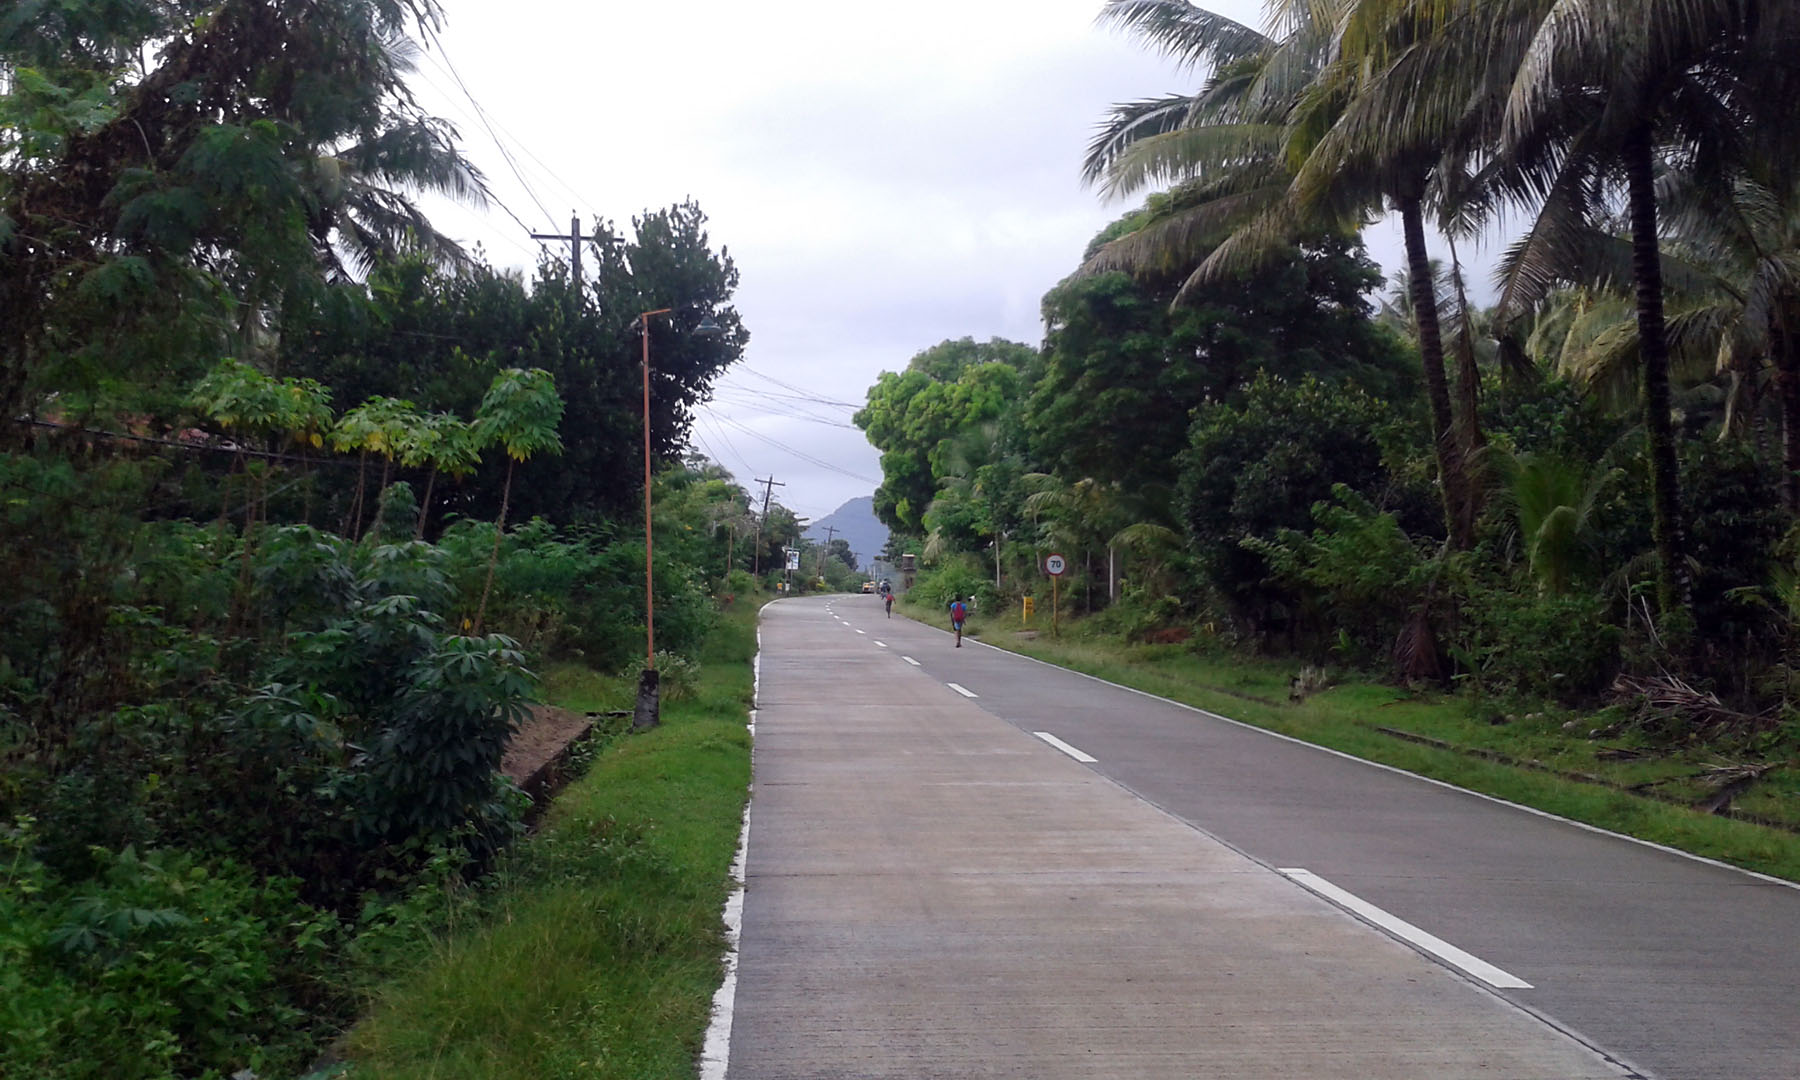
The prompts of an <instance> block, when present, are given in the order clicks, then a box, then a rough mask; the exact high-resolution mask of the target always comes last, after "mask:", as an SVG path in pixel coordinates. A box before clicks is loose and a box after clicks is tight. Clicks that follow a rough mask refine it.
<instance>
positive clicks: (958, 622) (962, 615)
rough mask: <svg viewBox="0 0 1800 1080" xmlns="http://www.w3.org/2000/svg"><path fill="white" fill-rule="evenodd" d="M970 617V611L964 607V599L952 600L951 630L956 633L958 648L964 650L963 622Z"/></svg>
mask: <svg viewBox="0 0 1800 1080" xmlns="http://www.w3.org/2000/svg"><path fill="white" fill-rule="evenodd" d="M968 617H969V609H968V608H966V607H964V606H963V602H962V598H961V597H956V596H952V597H951V598H950V629H952V630H954V631H956V647H957V648H959V649H960V648H962V631H963V621H964V620H965V619H967V618H968Z"/></svg>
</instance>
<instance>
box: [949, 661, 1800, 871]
mask: <svg viewBox="0 0 1800 1080" xmlns="http://www.w3.org/2000/svg"><path fill="white" fill-rule="evenodd" d="M933 629H935V627H934V628H933ZM940 633H947V631H940ZM969 640H971V641H974V639H973V638H970V639H969ZM975 644H977V645H979V646H981V647H982V648H984V649H992V650H994V651H995V652H997V653H1002V654H1004V655H1006V656H1013V657H1017V658H1018V659H1020V660H1029V661H1030V662H1031V663H1034V664H1042V665H1043V666H1045V667H1048V668H1055V669H1056V670H1058V671H1064V672H1067V673H1069V674H1070V675H1076V676H1079V677H1081V678H1083V679H1088V680H1091V681H1093V682H1097V683H1103V684H1105V685H1107V686H1110V687H1112V688H1113V689H1115V690H1123V691H1125V692H1126V693H1129V694H1136V695H1138V696H1139V697H1147V698H1150V699H1152V700H1154V701H1160V702H1162V703H1163V704H1164V705H1173V706H1175V707H1176V708H1177V709H1186V710H1187V711H1188V712H1191V713H1199V714H1200V715H1201V716H1206V717H1210V718H1212V719H1214V720H1219V721H1222V722H1224V723H1227V724H1232V725H1235V726H1237V727H1241V728H1243V729H1244V730H1246V731H1254V732H1256V733H1257V734H1258V735H1267V736H1268V737H1269V738H1271V739H1280V740H1281V741H1282V742H1289V743H1293V744H1294V745H1295V746H1304V747H1306V748H1307V749H1309V750H1317V751H1318V752H1319V753H1321V754H1330V755H1331V756H1332V757H1340V758H1343V759H1344V760H1345V761H1354V762H1356V763H1357V764H1358V765H1367V766H1368V767H1369V768H1371V769H1381V770H1382V771H1384V772H1391V773H1395V774H1397V775H1400V776H1406V777H1410V778H1412V779H1414V780H1418V781H1420V782H1421V783H1426V784H1432V785H1435V786H1437V787H1441V788H1447V789H1449V790H1450V791H1455V792H1458V793H1460V794H1463V795H1469V796H1473V797H1474V798H1477V799H1486V800H1487V801H1488V802H1491V803H1498V804H1499V805H1501V806H1510V807H1511V808H1513V809H1514V810H1520V811H1523V812H1525V813H1527V814H1531V815H1533V816H1535V817H1541V818H1547V819H1548V820H1550V821H1560V822H1562V823H1563V824H1564V825H1572V826H1574V827H1575V828H1577V829H1583V830H1585V831H1587V832H1591V833H1598V834H1599V835H1601V836H1610V837H1613V838H1614V839H1616V840H1626V841H1630V842H1631V843H1633V844H1637V845H1640V846H1642V847H1647V848H1652V849H1654V850H1656V851H1661V852H1664V853H1666V854H1669V855H1679V856H1681V857H1682V858H1684V859H1691V860H1693V861H1694V862H1697V863H1705V864H1706V865H1707V866H1716V867H1718V868H1719V869H1720V870H1730V871H1733V872H1734V873H1739V874H1743V875H1744V876H1746V877H1753V878H1755V879H1756V880H1758V881H1765V882H1768V883H1769V884H1770V885H1785V886H1787V887H1788V888H1790V889H1800V882H1796V881H1788V880H1786V879H1785V878H1778V877H1775V876H1773V875H1771V874H1765V873H1762V872H1761V871H1758V870H1746V869H1745V868H1743V867H1741V866H1733V865H1731V864H1730V863H1728V862H1721V861H1720V860H1718V859H1710V858H1707V857H1706V856H1705V855H1696V854H1694V853H1693V852H1691V851H1683V850H1681V849H1680V848H1675V847H1670V846H1669V845H1667V844H1659V843H1657V842H1656V841H1654V840H1645V839H1643V838H1642V837H1637V836H1631V835H1629V834H1627V833H1622V832H1616V831H1614V830H1612V829H1603V828H1601V827H1600V826H1598V825H1589V824H1588V823H1587V822H1585V821H1576V820H1575V819H1574V818H1570V817H1564V816H1562V815H1561V814H1553V813H1551V812H1550V811H1548V810H1539V809H1538V808H1537V807H1535V806H1526V805H1525V804H1524V803H1516V802H1513V801H1512V800H1511V799H1502V798H1501V797H1500V796H1498V795H1489V794H1487V793H1486V792H1483V791H1473V790H1471V789H1469V788H1466V787H1458V786H1457V785H1455V784H1452V783H1450V782H1449V781H1447V780H1436V779H1433V778H1432V777H1429V776H1421V775H1419V774H1418V773H1416V772H1408V771H1407V770H1405V769H1402V768H1400V767H1399V766H1397V765H1385V764H1383V763H1381V762H1379V761H1370V760H1369V759H1368V758H1360V757H1357V756H1356V755H1355V754H1347V753H1345V752H1344V751H1342V750H1333V749H1332V748H1331V747H1329V746H1320V745H1319V744H1318V743H1310V742H1307V741H1306V740H1305V739H1296V738H1294V737H1293V736H1292V735H1283V734H1282V733H1281V732H1279V731H1270V730H1269V729H1268V728H1261V727H1257V726H1256V725H1255V724H1246V723H1245V722H1244V721H1242V720H1233V719H1232V718H1231V717H1229V716H1226V715H1224V714H1223V713H1216V712H1213V711H1212V710H1211V709H1202V708H1200V707H1199V706H1197V705H1189V704H1188V703H1187V702H1185V701H1176V700H1175V699H1174V698H1166V697H1163V696H1162V695H1161V694H1152V693H1151V692H1150V691H1148V690H1139V689H1138V688H1137V687H1135V686H1126V685H1125V684H1123V683H1116V682H1113V681H1112V680H1111V679H1102V678H1101V677H1100V676H1098V675H1089V674H1088V673H1087V672H1085V671H1076V670H1075V669H1074V668H1066V667H1063V666H1062V665H1061V664H1052V663H1051V662H1050V661H1048V660H1039V659H1038V658H1037V657H1035V656H1026V655H1025V654H1024V653H1016V652H1013V651H1012V650H1011V649H1002V648H1001V647H1000V646H998V645H989V644H988V643H987V642H985V641H976V642H975Z"/></svg>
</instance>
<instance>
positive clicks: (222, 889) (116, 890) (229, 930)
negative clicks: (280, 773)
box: [0, 819, 336, 1080]
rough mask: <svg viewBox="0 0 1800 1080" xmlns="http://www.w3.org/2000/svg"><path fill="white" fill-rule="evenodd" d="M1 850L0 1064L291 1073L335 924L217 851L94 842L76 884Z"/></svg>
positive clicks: (25, 837)
mask: <svg viewBox="0 0 1800 1080" xmlns="http://www.w3.org/2000/svg"><path fill="white" fill-rule="evenodd" d="M0 839H3V840H4V841H5V844H4V846H0V858H3V859H4V865H0V1030H3V1031H5V1033H6V1036H7V1037H6V1038H5V1039H4V1040H0V1075H5V1076H18V1077H26V1076H29V1077H34V1078H39V1080H62V1078H70V1080H73V1078H77V1077H79V1078H83V1080H86V1078H100V1077H105V1078H107V1080H137V1078H143V1080H161V1078H163V1077H168V1076H199V1075H208V1076H224V1075H227V1074H230V1073H232V1072H235V1071H237V1070H239V1069H243V1068H252V1069H257V1070H259V1071H261V1070H273V1069H281V1070H292V1071H297V1070H298V1068H299V1067H300V1066H302V1065H303V1064H304V1062H305V1058H306V1057H307V1056H308V1054H309V1048H308V1047H307V1045H306V1043H305V1037H304V1034H303V1030H304V1025H305V1021H307V1020H308V1019H309V1018H310V1011H311V1010H312V1009H313V1008H314V1007H316V1005H317V1002H318V998H319V994H318V991H317V989H316V984H315V983H314V980H313V978H312V976H311V971H312V970H313V969H314V968H316V967H317V966H318V965H319V964H320V963H321V960H322V958H323V957H324V956H325V955H326V954H327V953H328V952H329V951H330V950H331V949H332V948H333V947H334V938H335V935H336V920H335V919H333V918H332V917H331V916H329V915H326V914H323V913H321V912H318V911H314V910H312V909H310V908H307V907H306V906H304V905H302V904H300V903H299V902H298V900H297V899H296V896H295V893H294V889H293V886H292V883H291V882H287V881H283V880H279V879H277V880H272V881H263V882H259V881H258V880H257V879H256V878H255V876H254V875H252V874H250V873H249V872H247V871H246V870H244V869H243V868H242V867H240V866H237V865H235V864H233V863H231V862H230V861H229V860H223V861H219V862H215V863H212V864H210V865H209V864H208V863H206V862H203V861H201V860H200V859H199V858H197V857H196V856H194V855H192V854H189V853H186V852H175V851H156V850H152V851H146V852H142V853H140V852H138V851H136V850H135V849H133V848H129V847H128V848H125V849H124V850H122V851H119V852H100V853H98V854H97V858H98V859H99V862H100V870H99V872H98V874H97V875H96V876H95V877H93V878H92V879H90V880H88V881H85V882H83V883H81V884H80V885H79V886H78V887H71V886H65V885H63V884H61V883H60V882H58V881H57V880H56V879H55V878H54V877H53V876H52V875H50V874H49V873H48V871H47V869H46V868H45V867H44V865H43V864H42V863H39V862H37V861H36V860H35V859H34V858H33V857H32V855H31V854H30V847H31V844H32V841H33V831H32V827H31V822H30V821H29V819H26V820H24V821H21V822H20V823H18V824H17V825H15V827H13V828H12V829H9V830H7V831H6V833H4V834H0Z"/></svg>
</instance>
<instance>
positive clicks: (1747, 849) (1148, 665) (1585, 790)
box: [906, 605, 1800, 881]
mask: <svg viewBox="0 0 1800 1080" xmlns="http://www.w3.org/2000/svg"><path fill="white" fill-rule="evenodd" d="M906 610H907V611H908V613H909V614H911V615H913V616H914V617H915V618H917V619H919V620H920V621H922V622H925V623H927V624H929V625H932V626H937V627H939V628H943V627H945V626H947V625H948V623H947V617H946V616H942V615H940V614H939V613H938V611H937V610H936V608H926V607H924V606H922V605H907V606H906ZM1035 623H1036V625H1034V626H1033V627H1032V629H1034V630H1038V631H1040V633H1039V636H1037V637H1035V638H1031V637H1022V636H1020V635H1019V634H1018V633H1016V631H1017V630H1018V629H1020V627H1019V625H1018V622H1017V616H1011V617H997V616H994V615H990V614H985V613H984V615H982V616H977V617H974V618H971V620H970V623H969V626H970V632H971V634H972V636H975V637H977V638H979V640H981V641H983V642H985V643H986V644H989V645H994V646H997V647H999V648H1003V649H1006V650H1008V651H1010V652H1016V653H1020V654H1022V655H1025V656H1030V657H1033V658H1035V659H1039V660H1044V661H1047V662H1049V663H1052V664H1056V665H1058V666H1060V667H1065V668H1068V669H1070V670H1072V671H1079V672H1083V673H1085V674H1088V675H1094V676H1097V677H1099V678H1102V679H1106V680H1107V681H1109V682H1115V683H1118V684H1120V685H1122V686H1129V687H1132V688H1134V689H1138V690H1143V691H1146V692H1148V693H1152V694H1156V695H1158V696H1160V697H1166V698H1169V699H1171V700H1174V701H1179V702H1182V703H1184V704H1187V705H1193V706H1196V707H1198V708H1202V709H1206V710H1208V711H1210V712H1215V713H1218V714H1220V715H1222V716H1227V717H1230V718H1231V719H1233V720H1237V721H1240V722H1242V723H1245V724H1250V725H1253V726H1255V727H1260V728H1266V729H1268V730H1270V731H1276V732H1280V733H1281V734H1283V735H1289V736H1292V737H1294V738H1296V739H1300V740H1303V741H1305V742H1309V743H1314V744H1316V745H1319V746H1324V747H1329V748H1331V749H1333V750H1340V751H1343V752H1344V753H1347V754H1351V755H1353V756H1355V757H1359V758H1363V759H1364V760H1367V761H1374V762H1379V763H1381V764H1384V765H1392V766H1394V767H1396V768H1400V769H1405V770H1406V771H1407V772H1412V773H1417V774H1419V775H1420V776H1427V777H1430V778H1431V779H1433V780H1442V781H1444V782H1445V783H1449V784H1454V785H1456V786H1457V787H1461V788H1467V789H1468V790H1470V791H1477V792H1481V793H1482V794H1484V795H1493V796H1495V797H1497V798H1501V799H1505V800H1507V801H1509V802H1515V803H1519V804H1521V805H1524V806H1529V807H1532V808H1534V809H1538V810H1544V811H1547V812H1549V813H1552V814H1557V815H1560V816H1562V817H1566V818H1570V819H1572V820H1575V821H1580V822H1583V823H1585V824H1589V825H1594V826H1597V827H1599V828H1602V829H1609V830H1612V831H1613V832H1619V833H1624V834H1625V835H1627V836H1635V837H1637V838H1639V839H1642V840H1649V841H1652V842H1654V843H1658V844H1664V845H1667V846H1669V847H1672V848H1676V849H1679V850H1681V851H1687V852H1691V853H1693V854H1696V855H1703V856H1706V857H1707V858H1711V859H1717V860H1719V861H1720V862H1724V863H1730V864H1731V865H1734V866H1741V867H1743V868H1745V869H1747V870H1756V871H1759V872H1761V873H1764V874H1769V875H1772V876H1774V877H1780V878H1785V879H1787V880H1789V881H1800V835H1795V834H1793V833H1790V832H1786V831H1783V830H1780V829H1772V828H1768V827H1765V826H1762V825H1757V824H1754V823H1752V822H1746V821H1735V820H1732V819H1730V818H1724V817H1718V816H1716V815H1712V814H1707V813H1702V812H1700V811H1696V810H1690V809H1688V808H1686V807H1681V806H1673V805H1670V804H1668V803H1665V802H1659V801H1656V800H1653V799H1646V798H1642V797H1639V796H1636V795H1632V794H1630V793H1629V792H1625V791H1619V790H1615V789H1613V788H1609V787H1604V786H1600V785H1596V784H1585V783H1581V782H1579V781H1574V780H1567V779H1563V778H1561V777H1557V776H1554V775H1550V774H1547V773H1543V772H1539V771H1536V770H1532V769H1527V768H1522V767H1519V766H1514V765H1508V764H1504V763H1501V762H1496V761H1488V760H1482V759H1480V758H1474V757H1470V756H1468V755H1465V754H1459V753H1456V752H1455V751H1452V750H1443V749H1438V748H1435V747H1430V746H1422V745H1419V744H1416V743H1411V742H1406V741H1403V740H1400V739H1396V738H1394V737H1392V736H1389V735H1384V734H1382V733H1381V732H1379V731H1377V730H1376V728H1377V727H1392V728H1397V729H1401V730H1405V731H1408V732H1412V733H1415V734H1420V735H1426V736H1430V737H1434V738H1439V739H1443V740H1445V741H1448V742H1451V743H1455V744H1457V745H1463V746H1469V745H1481V746H1483V748H1486V749H1495V750H1499V751H1502V752H1506V753H1509V754H1511V755H1512V756H1515V757H1518V758H1521V759H1526V758H1530V759H1536V760H1540V761H1544V762H1545V763H1546V764H1547V765H1550V766H1552V767H1557V768H1563V769H1567V770H1570V771H1583V772H1588V771H1592V772H1596V773H1599V774H1602V775H1605V774H1608V773H1612V774H1615V775H1613V776H1609V779H1632V778H1633V777H1634V770H1636V771H1638V772H1641V771H1642V770H1643V769H1645V768H1646V766H1644V765H1641V764H1627V765H1624V766H1608V765H1603V764H1597V763H1596V762H1595V761H1594V760H1593V758H1592V748H1591V747H1590V746H1587V745H1586V740H1585V739H1582V738H1571V737H1570V736H1568V735H1567V734H1564V733H1561V732H1560V730H1559V729H1557V730H1553V731H1546V729H1545V725H1544V724H1543V723H1537V724H1533V723H1530V722H1523V723H1519V724H1517V725H1504V726H1495V725H1490V724H1487V723H1485V722H1483V721H1481V720H1479V719H1476V718H1475V717H1474V716H1473V715H1472V712H1473V710H1472V707H1471V704H1470V702H1469V701H1467V700H1466V699H1462V698H1457V697H1446V696H1442V695H1410V694H1407V693H1405V692H1404V691H1401V690H1399V689H1396V688H1395V687H1391V686H1384V685H1381V684H1377V683H1370V682H1366V681H1346V682H1342V683H1340V684H1338V685H1336V686H1334V687H1332V688H1331V689H1330V690H1328V691H1326V692H1324V693H1320V694H1316V695H1314V696H1311V697H1308V698H1307V699H1306V700H1304V701H1302V702H1299V703H1291V702H1289V701H1287V700H1286V697H1287V680H1288V677H1289V676H1290V675H1292V674H1293V672H1294V670H1295V668H1296V666H1297V665H1296V664H1295V663H1294V662H1285V663H1284V662H1279V661H1265V660H1245V659H1241V658H1236V657H1228V656H1215V655H1204V654H1200V653H1196V652H1195V651H1194V650H1193V649H1191V648H1188V647H1186V646H1180V645H1161V646H1157V645H1132V644H1127V643H1124V642H1120V641H1117V640H1111V639H1106V638H1101V637H1094V636H1087V635H1085V634H1084V632H1083V631H1084V628H1082V627H1080V626H1079V625H1076V626H1074V627H1070V626H1068V625H1067V624H1065V629H1064V635H1063V636H1062V637H1061V638H1060V639H1052V638H1051V637H1050V635H1049V632H1048V625H1047V620H1045V619H1043V618H1042V617H1040V618H1039V619H1037V620H1035ZM1549 726H1550V727H1551V728H1553V729H1555V728H1557V725H1555V724H1550V725H1549ZM1583 734H1585V731H1584V732H1583ZM1577 753H1579V755H1580V756H1579V757H1576V756H1575V755H1576V754H1577ZM1559 754H1560V755H1562V756H1559ZM1664 767H1666V766H1664ZM1772 790H1778V789H1772ZM1758 809H1759V811H1760V812H1764V813H1768V814H1770V816H1780V817H1782V818H1786V817H1788V816H1790V815H1791V814H1793V813H1794V812H1795V810H1796V808H1795V807H1794V806H1792V805H1786V806H1782V807H1778V808H1770V807H1767V806H1761V807H1759V808H1758Z"/></svg>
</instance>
